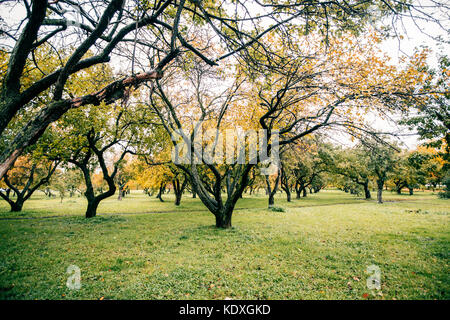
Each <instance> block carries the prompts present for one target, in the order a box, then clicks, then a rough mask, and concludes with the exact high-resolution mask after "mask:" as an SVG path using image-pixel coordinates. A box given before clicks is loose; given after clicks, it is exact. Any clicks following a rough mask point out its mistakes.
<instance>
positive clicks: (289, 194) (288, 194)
mask: <svg viewBox="0 0 450 320" xmlns="http://www.w3.org/2000/svg"><path fill="white" fill-rule="evenodd" d="M284 191H285V192H286V200H287V202H291V190H289V189H286V190H284Z"/></svg>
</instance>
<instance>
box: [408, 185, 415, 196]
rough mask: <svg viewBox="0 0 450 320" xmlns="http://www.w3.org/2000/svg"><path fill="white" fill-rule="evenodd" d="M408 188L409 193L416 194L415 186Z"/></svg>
mask: <svg viewBox="0 0 450 320" xmlns="http://www.w3.org/2000/svg"><path fill="white" fill-rule="evenodd" d="M408 190H409V195H410V196H412V195H413V194H414V188H409V187H408Z"/></svg>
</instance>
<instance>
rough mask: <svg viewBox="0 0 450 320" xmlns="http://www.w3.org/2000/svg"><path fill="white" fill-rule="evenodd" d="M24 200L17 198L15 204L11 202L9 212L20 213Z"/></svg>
mask: <svg viewBox="0 0 450 320" xmlns="http://www.w3.org/2000/svg"><path fill="white" fill-rule="evenodd" d="M23 203H24V200H23V199H22V198H21V197H18V198H17V200H16V201H15V202H11V203H10V206H11V212H20V211H22V207H23Z"/></svg>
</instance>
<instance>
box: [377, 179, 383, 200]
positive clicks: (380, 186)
mask: <svg viewBox="0 0 450 320" xmlns="http://www.w3.org/2000/svg"><path fill="white" fill-rule="evenodd" d="M377 186H378V190H377V201H378V203H383V186H384V181H382V180H377Z"/></svg>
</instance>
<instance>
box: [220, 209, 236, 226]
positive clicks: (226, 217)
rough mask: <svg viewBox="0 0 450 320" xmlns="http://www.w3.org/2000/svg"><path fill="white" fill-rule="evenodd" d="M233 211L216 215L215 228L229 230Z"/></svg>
mask: <svg viewBox="0 0 450 320" xmlns="http://www.w3.org/2000/svg"><path fill="white" fill-rule="evenodd" d="M232 213H233V210H225V211H222V212H220V213H217V214H216V228H220V229H229V228H231V217H232Z"/></svg>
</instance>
